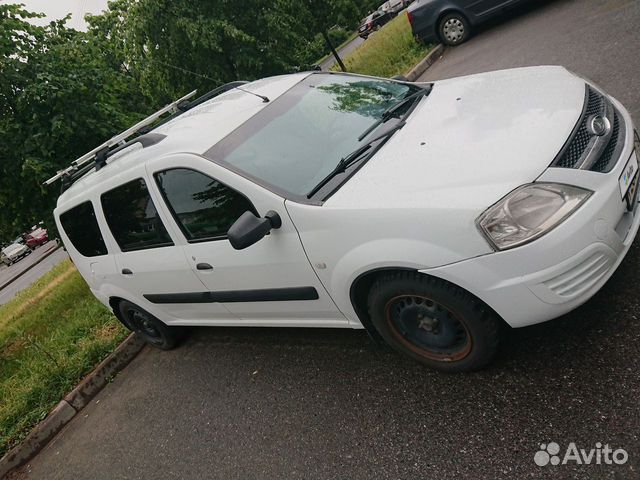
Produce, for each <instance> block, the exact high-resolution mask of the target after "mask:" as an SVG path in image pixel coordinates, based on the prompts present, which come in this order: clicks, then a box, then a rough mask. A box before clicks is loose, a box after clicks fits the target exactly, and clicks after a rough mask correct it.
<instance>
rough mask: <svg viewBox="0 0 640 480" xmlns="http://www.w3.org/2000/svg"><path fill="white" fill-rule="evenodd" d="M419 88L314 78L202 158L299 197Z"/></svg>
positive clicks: (362, 79)
mask: <svg viewBox="0 0 640 480" xmlns="http://www.w3.org/2000/svg"><path fill="white" fill-rule="evenodd" d="M418 89H419V87H414V86H410V85H406V84H402V83H397V82H392V81H387V80H380V79H374V78H367V77H357V76H349V75H337V74H313V75H310V76H308V77H306V78H305V79H304V80H302V81H301V82H300V83H298V84H297V85H296V86H295V87H293V88H292V89H290V90H289V91H287V92H286V93H285V94H283V95H282V96H281V97H279V98H277V99H275V100H274V101H272V102H271V103H270V104H269V105H268V106H266V107H265V108H264V109H263V110H262V111H261V112H259V113H258V114H256V115H255V116H253V117H252V118H250V119H249V120H248V121H247V122H245V123H244V124H243V125H242V126H241V127H239V128H238V129H236V130H235V131H234V132H232V133H231V134H230V135H228V136H227V137H225V138H224V139H223V140H222V141H220V142H219V143H217V144H216V145H214V146H213V147H212V148H211V149H209V150H208V151H207V152H206V153H205V156H206V157H208V158H210V159H212V160H214V161H215V162H218V163H223V164H225V165H226V166H228V167H229V168H230V169H232V170H235V171H237V172H238V173H240V174H241V175H244V176H246V177H249V178H251V179H253V180H254V181H256V183H259V184H266V186H268V187H272V189H274V190H276V191H279V192H281V193H284V194H285V196H291V195H293V196H295V197H303V196H305V195H306V194H307V193H309V192H310V191H311V190H312V189H313V188H314V186H315V185H317V184H318V182H320V181H321V180H322V179H323V178H325V177H326V176H327V175H328V174H329V172H331V171H332V170H333V169H334V168H335V167H336V165H337V164H338V162H339V161H340V160H341V159H342V158H343V157H345V156H347V155H349V153H351V152H353V151H354V150H355V149H357V148H358V147H360V146H361V145H363V144H365V143H366V142H367V139H366V138H364V139H363V140H362V141H358V137H359V136H360V134H361V133H362V132H364V131H366V130H367V129H368V128H369V127H371V126H372V125H373V124H375V123H376V122H378V121H379V120H380V118H381V116H382V114H383V112H384V111H385V110H386V109H388V108H389V107H391V106H393V105H394V104H396V103H397V102H399V101H400V100H402V99H403V98H405V97H406V96H408V95H410V94H412V93H414V92H415V91H417V90H418Z"/></svg>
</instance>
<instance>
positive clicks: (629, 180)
mask: <svg viewBox="0 0 640 480" xmlns="http://www.w3.org/2000/svg"><path fill="white" fill-rule="evenodd" d="M637 174H638V158H637V157H636V153H635V152H634V153H632V154H631V158H629V161H628V162H627V164H626V165H625V167H624V170H622V175H620V179H619V180H618V185H619V186H620V194H621V195H622V198H625V197H626V196H627V193H629V190H631V187H632V186H633V185H635V186H636V187H637V181H636V180H637V177H638V175H637ZM636 187H634V188H633V192H632V193H635V189H636Z"/></svg>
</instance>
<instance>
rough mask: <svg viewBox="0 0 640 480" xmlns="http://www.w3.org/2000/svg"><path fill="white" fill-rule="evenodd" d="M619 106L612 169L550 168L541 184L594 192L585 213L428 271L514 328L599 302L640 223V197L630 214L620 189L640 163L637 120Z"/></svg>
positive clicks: (578, 212) (585, 207) (583, 209)
mask: <svg viewBox="0 0 640 480" xmlns="http://www.w3.org/2000/svg"><path fill="white" fill-rule="evenodd" d="M612 101H614V104H615V105H616V107H617V108H618V109H619V111H620V112H621V114H622V115H623V116H624V120H625V122H626V125H627V133H626V138H625V146H624V149H623V150H622V153H621V155H620V159H619V160H618V163H617V164H616V165H615V167H614V168H613V169H612V170H611V172H610V173H606V174H603V173H598V172H591V171H587V170H575V169H568V168H549V169H547V170H546V171H545V172H544V173H543V174H542V175H541V176H540V177H539V178H538V179H537V181H544V182H558V183H566V184H571V185H576V186H579V187H584V188H588V189H590V190H593V192H594V194H593V195H592V196H591V197H590V198H589V199H588V200H587V202H586V203H585V204H584V205H582V207H580V209H579V210H578V211H576V212H575V213H574V214H573V215H571V216H570V217H569V218H568V219H567V220H565V221H564V222H563V223H562V224H561V225H559V226H558V227H557V228H555V229H554V230H552V231H550V232H549V233H547V234H546V235H544V236H543V237H541V238H539V239H537V240H534V241H532V242H531V243H529V244H526V245H523V246H521V247H517V248H513V249H511V250H506V251H501V252H496V253H492V254H488V255H484V256H480V257H477V258H473V259H468V260H465V261H462V262H458V263H455V264H451V265H447V266H443V267H439V268H433V269H427V270H422V271H421V272H422V273H427V274H429V275H433V276H436V277H440V278H443V279H445V280H448V281H450V282H452V283H455V284H456V285H459V286H461V287H463V288H465V289H466V290H468V291H469V292H471V293H473V294H474V295H476V296H477V297H478V298H480V299H481V300H483V301H484V302H485V303H487V304H488V305H489V306H490V307H491V308H493V309H494V310H495V311H496V312H497V313H498V314H499V315H500V316H501V317H502V318H503V319H504V320H505V321H506V322H507V323H508V324H509V325H511V326H512V327H523V326H526V325H532V324H535V323H540V322H544V321H546V320H551V319H553V318H556V317H559V316H561V315H563V314H565V313H567V312H569V311H571V310H573V309H575V308H576V307H578V306H579V305H581V304H583V303H584V302H586V301H587V300H588V299H589V298H591V297H592V296H593V295H594V294H595V293H596V292H597V291H598V290H599V289H600V288H601V287H602V286H603V285H604V284H605V283H606V281H607V280H608V279H609V278H610V277H611V275H612V274H613V272H615V270H616V268H617V267H618V265H620V263H621V262H622V259H623V258H624V256H625V255H626V253H627V251H628V250H629V247H630V246H631V244H632V242H633V240H634V238H635V237H636V234H637V232H638V228H639V226H640V208H638V200H637V199H636V202H635V204H634V205H633V210H632V211H629V210H628V209H627V204H626V201H625V200H624V199H623V198H622V196H621V194H620V189H619V185H618V179H619V178H620V175H621V174H622V171H623V169H624V167H625V166H626V165H627V163H628V161H629V160H630V159H631V158H632V156H636V158H638V160H640V152H637V151H636V150H635V148H634V128H633V122H632V120H631V117H630V116H629V114H628V112H627V111H626V110H625V109H624V108H623V107H622V105H620V104H619V103H618V102H616V101H615V100H613V99H612Z"/></svg>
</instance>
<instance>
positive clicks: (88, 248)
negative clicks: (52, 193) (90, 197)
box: [60, 202, 107, 257]
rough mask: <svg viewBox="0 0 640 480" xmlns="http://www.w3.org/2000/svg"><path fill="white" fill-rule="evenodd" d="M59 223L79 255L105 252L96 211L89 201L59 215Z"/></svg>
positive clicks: (89, 255) (91, 255) (105, 248)
mask: <svg viewBox="0 0 640 480" xmlns="http://www.w3.org/2000/svg"><path fill="white" fill-rule="evenodd" d="M60 223H61V224H62V228H63V229H64V232H65V233H66V234H67V237H69V240H71V243H72V244H73V246H74V247H75V249H76V250H78V252H80V254H81V255H84V256H85V257H97V256H100V255H106V254H107V247H106V245H105V244H104V240H103V238H102V233H101V232H100V227H99V226H98V220H97V219H96V212H95V211H94V210H93V205H92V204H91V202H84V203H81V204H80V205H78V206H77V207H73V208H72V209H71V210H67V211H66V212H64V213H63V214H62V215H60Z"/></svg>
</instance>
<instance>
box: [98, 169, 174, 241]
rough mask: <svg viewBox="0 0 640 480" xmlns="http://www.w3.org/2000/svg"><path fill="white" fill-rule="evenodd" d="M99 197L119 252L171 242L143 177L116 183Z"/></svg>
mask: <svg viewBox="0 0 640 480" xmlns="http://www.w3.org/2000/svg"><path fill="white" fill-rule="evenodd" d="M100 198H101V201H102V211H103V212H104V216H105V218H106V220H107V224H108V225H109V229H110V230H111V233H112V234H113V237H114V238H115V240H116V242H118V245H119V246H120V249H121V250H122V251H123V252H130V251H134V250H144V249H147V248H157V247H168V246H171V245H173V241H172V240H171V237H170V236H169V233H168V232H167V229H166V228H165V226H164V224H163V223H162V220H161V219H160V217H159V216H158V211H157V210H156V206H155V205H154V203H153V200H152V199H151V196H150V195H149V190H147V184H146V183H145V181H144V180H143V179H141V178H139V179H137V180H133V181H131V182H128V183H125V184H124V185H120V186H119V187H116V188H114V189H113V190H109V191H108V192H105V193H103V194H102V196H101V197H100Z"/></svg>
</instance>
